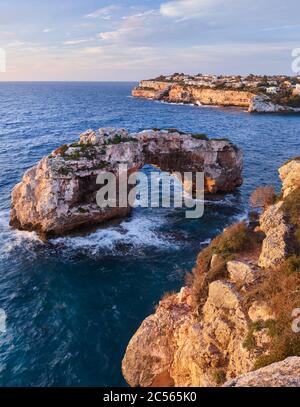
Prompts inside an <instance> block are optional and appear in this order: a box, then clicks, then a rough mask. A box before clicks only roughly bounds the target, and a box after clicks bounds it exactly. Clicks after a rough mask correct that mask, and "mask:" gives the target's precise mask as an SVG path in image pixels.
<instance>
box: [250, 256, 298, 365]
mask: <svg viewBox="0 0 300 407" xmlns="http://www.w3.org/2000/svg"><path fill="white" fill-rule="evenodd" d="M299 294H300V257H298V256H292V257H289V258H288V259H287V260H286V261H285V262H284V263H283V264H282V265H280V266H278V267H277V268H276V269H272V270H267V271H266V272H265V278H264V279H263V280H261V281H260V282H259V283H258V285H256V287H255V288H254V289H253V290H252V292H250V293H249V294H248V300H249V304H251V303H252V302H253V301H254V300H257V299H261V300H263V301H267V303H268V304H269V305H270V306H271V308H272V310H273V312H274V314H275V317H276V320H275V321H272V323H271V321H269V323H268V325H266V327H267V328H268V334H269V336H270V338H271V345H270V346H269V349H270V351H269V353H268V354H264V355H262V356H261V357H260V358H258V360H257V362H256V364H255V369H258V368H260V367H264V366H267V365H269V364H271V363H274V362H279V361H281V360H284V359H286V358H287V357H289V356H300V336H299V333H295V332H293V330H292V322H293V320H294V319H295V317H293V316H292V311H293V310H294V309H295V308H299V307H300V295H299Z"/></svg>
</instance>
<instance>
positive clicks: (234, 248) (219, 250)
mask: <svg viewBox="0 0 300 407" xmlns="http://www.w3.org/2000/svg"><path fill="white" fill-rule="evenodd" d="M258 245H261V235H260V234H258V233H255V232H253V230H252V229H251V228H249V227H248V226H247V224H246V223H245V222H240V223H237V224H235V225H232V226H230V227H228V228H226V229H225V230H224V232H223V233H222V234H220V235H219V236H217V237H216V238H215V239H213V240H212V241H211V243H210V244H209V245H208V246H207V247H206V248H205V249H203V250H202V251H201V252H200V254H199V255H198V258H197V263H196V267H195V268H194V269H193V271H192V275H188V276H187V282H188V283H189V284H190V285H192V286H193V291H194V294H195V297H196V300H197V301H198V303H199V305H200V304H203V303H204V302H205V300H206V294H207V289H208V284H209V283H211V282H212V281H215V280H217V279H220V278H225V277H226V276H227V269H226V262H227V261H229V260H233V259H234V258H235V256H236V255H237V254H239V253H242V252H251V251H252V250H254V249H255V248H257V247H258ZM214 254H216V255H218V257H217V258H216V259H215V261H214V265H213V267H211V260H212V256H213V255H214Z"/></svg>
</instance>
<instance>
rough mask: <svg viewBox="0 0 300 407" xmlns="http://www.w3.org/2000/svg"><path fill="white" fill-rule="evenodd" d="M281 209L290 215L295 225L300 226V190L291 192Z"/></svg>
mask: <svg viewBox="0 0 300 407" xmlns="http://www.w3.org/2000/svg"><path fill="white" fill-rule="evenodd" d="M281 208H282V210H283V211H284V212H285V213H286V214H287V215H288V217H289V220H290V222H291V223H292V224H293V225H295V226H300V188H297V189H295V190H294V191H292V192H290V193H289V194H288V196H286V197H285V198H284V201H283V205H282V207H281Z"/></svg>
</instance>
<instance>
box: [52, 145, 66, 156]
mask: <svg viewBox="0 0 300 407" xmlns="http://www.w3.org/2000/svg"><path fill="white" fill-rule="evenodd" d="M68 148H69V147H68V145H67V144H64V145H62V146H60V147H58V148H57V149H56V150H55V154H60V155H61V156H64V154H65V152H66V151H67V150H68Z"/></svg>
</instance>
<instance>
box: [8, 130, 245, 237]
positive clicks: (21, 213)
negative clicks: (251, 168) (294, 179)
mask: <svg viewBox="0 0 300 407" xmlns="http://www.w3.org/2000/svg"><path fill="white" fill-rule="evenodd" d="M242 161H243V160H242V153H241V151H240V150H238V149H237V148H236V147H235V146H234V145H232V144H231V143H230V142H228V141H224V140H201V139H198V138H196V137H194V136H193V135H191V134H182V133H179V132H177V131H176V130H170V131H153V130H149V131H144V132H141V133H134V134H129V133H128V132H127V131H126V130H124V129H99V130H98V131H96V132H95V131H92V130H89V131H87V132H85V133H83V134H82V135H81V136H80V140H79V142H78V143H73V144H71V145H65V146H62V147H60V148H58V149H56V150H55V151H53V152H52V153H51V154H50V155H49V156H48V157H44V158H43V159H42V160H41V161H40V162H39V163H38V164H37V165H35V166H34V167H33V168H31V169H29V170H28V171H27V172H26V173H25V174H24V176H23V179H22V181H21V183H19V184H18V185H16V186H15V188H14V189H13V192H12V206H11V214H10V224H11V226H13V227H15V228H18V229H23V230H34V231H37V232H38V233H39V234H40V235H41V236H42V237H45V238H48V237H51V236H58V235H63V234H66V233H69V232H70V231H72V230H75V229H78V228H80V227H85V226H95V225H97V224H99V223H103V222H105V221H107V220H109V219H112V218H118V217H124V216H126V215H128V213H129V211H130V208H129V207H119V206H118V205H117V207H115V208H100V207H99V206H98V205H97V203H96V194H97V191H98V190H99V188H100V185H97V183H96V179H97V176H98V175H99V174H101V173H103V172H112V173H114V174H116V175H118V173H117V171H118V169H119V164H127V166H128V175H130V174H131V173H133V172H136V171H138V170H139V169H140V168H142V167H143V166H144V165H145V164H153V165H157V166H159V167H160V168H161V170H163V171H167V172H170V173H172V172H174V171H178V172H180V173H183V172H185V171H201V172H204V176H205V186H206V191H207V192H208V193H215V192H217V191H224V192H226V191H231V190H232V189H234V188H235V187H236V186H239V185H240V184H241V183H242V175H241V174H242V165H243V162H242ZM117 182H118V180H117ZM116 200H117V203H118V197H116Z"/></svg>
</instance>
